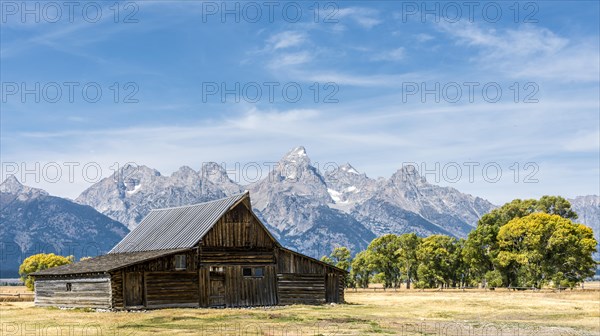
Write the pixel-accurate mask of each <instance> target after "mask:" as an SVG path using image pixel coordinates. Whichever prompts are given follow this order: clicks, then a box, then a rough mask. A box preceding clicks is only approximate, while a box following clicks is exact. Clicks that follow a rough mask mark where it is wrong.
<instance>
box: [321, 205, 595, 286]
mask: <svg viewBox="0 0 600 336" xmlns="http://www.w3.org/2000/svg"><path fill="white" fill-rule="evenodd" d="M576 218H577V214H576V213H575V212H573V211H572V210H571V204H570V203H569V202H568V201H567V200H566V199H564V198H562V197H558V196H544V197H542V198H541V199H539V200H533V199H531V200H520V199H516V200H513V201H512V202H510V203H507V204H505V205H503V206H502V207H500V208H498V209H495V210H493V211H491V212H490V213H488V214H486V215H484V216H483V217H482V218H481V219H480V220H479V222H478V224H477V228H476V229H475V230H473V231H472V232H471V233H470V234H469V236H468V238H467V239H456V238H454V237H449V236H445V235H433V236H429V237H426V238H421V237H418V236H417V235H416V234H414V233H409V234H403V235H394V234H388V235H384V236H381V237H378V238H376V239H374V240H373V241H372V242H371V243H370V244H369V246H368V248H367V249H366V250H364V251H361V252H359V253H357V254H356V255H355V256H354V258H351V253H350V251H349V250H348V249H347V248H345V247H339V248H336V249H335V250H334V251H333V253H332V254H331V255H330V256H329V257H323V258H322V260H323V261H325V262H328V263H330V264H332V265H335V266H337V267H340V268H342V269H345V270H347V271H349V274H348V277H347V284H348V286H350V287H362V288H366V287H368V285H369V283H370V282H374V281H375V282H378V281H380V282H382V283H383V285H384V286H385V287H387V288H390V287H399V286H400V284H401V283H402V282H405V283H406V287H407V288H410V286H411V283H412V284H414V286H415V287H418V288H438V287H468V286H477V285H479V284H482V285H483V286H486V287H535V288H540V287H541V286H544V285H553V286H556V287H574V286H575V285H577V284H578V283H581V282H582V281H583V280H585V279H586V278H588V277H591V276H593V275H594V273H595V269H596V265H597V264H598V263H597V262H595V261H594V260H593V259H592V253H593V252H595V251H596V246H597V242H596V240H595V239H594V236H593V232H592V229H591V228H589V227H587V226H585V225H582V224H576V223H573V221H572V220H574V219H576Z"/></svg>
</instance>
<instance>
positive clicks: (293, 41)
mask: <svg viewBox="0 0 600 336" xmlns="http://www.w3.org/2000/svg"><path fill="white" fill-rule="evenodd" d="M305 42H306V34H305V33H302V32H297V31H283V32H281V33H277V34H275V35H272V36H271V37H270V38H269V39H268V40H267V46H268V48H269V50H279V49H286V48H291V47H297V46H299V45H301V44H303V43H305Z"/></svg>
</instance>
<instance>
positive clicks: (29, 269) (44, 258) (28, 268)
mask: <svg viewBox="0 0 600 336" xmlns="http://www.w3.org/2000/svg"><path fill="white" fill-rule="evenodd" d="M73 260H74V257H73V256H68V257H63V256H59V255H55V254H54V253H50V254H46V253H40V254H34V255H32V256H29V257H27V258H25V260H23V263H22V264H21V266H20V267H19V275H20V276H21V280H22V281H23V282H24V283H25V286H27V288H28V289H29V290H33V278H32V277H31V276H30V274H31V273H34V272H37V271H41V270H45V269H48V268H52V267H57V266H62V265H67V264H70V263H72V262H73Z"/></svg>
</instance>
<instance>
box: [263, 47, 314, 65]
mask: <svg viewBox="0 0 600 336" xmlns="http://www.w3.org/2000/svg"><path fill="white" fill-rule="evenodd" d="M312 59H313V56H312V55H311V54H310V53H309V52H308V51H302V52H297V53H282V54H277V55H274V56H273V58H272V59H271V61H270V62H269V64H268V66H269V67H270V68H272V69H278V68H281V67H286V66H290V65H299V64H304V63H307V62H310V61H311V60H312Z"/></svg>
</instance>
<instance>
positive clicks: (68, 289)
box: [66, 282, 73, 292]
mask: <svg viewBox="0 0 600 336" xmlns="http://www.w3.org/2000/svg"><path fill="white" fill-rule="evenodd" d="M66 285H67V286H66V287H67V292H70V291H72V290H73V285H72V284H71V283H70V282H67V284H66Z"/></svg>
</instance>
